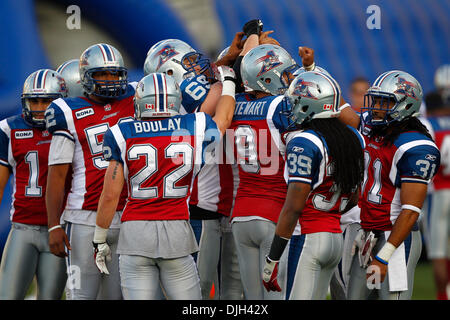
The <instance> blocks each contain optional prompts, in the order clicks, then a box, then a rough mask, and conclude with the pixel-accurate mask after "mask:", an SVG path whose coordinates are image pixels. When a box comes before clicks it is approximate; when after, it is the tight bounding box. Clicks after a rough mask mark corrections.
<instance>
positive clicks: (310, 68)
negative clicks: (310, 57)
mask: <svg viewBox="0 0 450 320" xmlns="http://www.w3.org/2000/svg"><path fill="white" fill-rule="evenodd" d="M303 68H305V70H306V71H312V70H314V69H315V68H316V63H315V62H313V63H312V64H311V65H309V66H307V67H306V66H303Z"/></svg>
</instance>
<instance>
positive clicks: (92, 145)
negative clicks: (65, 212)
mask: <svg viewBox="0 0 450 320" xmlns="http://www.w3.org/2000/svg"><path fill="white" fill-rule="evenodd" d="M133 97H134V88H133V87H132V86H131V85H129V86H128V93H127V94H126V96H125V97H123V98H120V99H117V100H114V101H113V102H111V103H110V104H106V105H101V104H97V103H95V102H93V101H91V100H89V99H87V98H84V97H83V98H82V97H78V98H67V99H57V100H55V101H53V103H52V104H51V105H50V106H49V107H48V108H47V111H46V121H47V127H48V129H49V131H50V133H51V134H53V135H63V136H65V137H67V138H68V139H71V140H73V141H74V143H75V151H74V157H73V161H72V166H73V180H72V187H71V190H70V193H69V195H68V198H67V205H66V209H76V210H94V211H95V210H97V206H98V201H99V198H100V194H101V192H102V189H103V178H104V175H105V171H106V168H107V167H108V162H107V161H105V160H104V159H103V153H102V151H103V150H102V146H103V136H104V134H105V132H106V131H107V130H108V129H109V128H110V127H112V126H113V125H115V124H117V123H120V122H122V121H129V120H132V119H133V118H134V103H133ZM126 197H127V191H126V189H125V188H124V191H123V193H122V196H121V199H120V202H119V205H118V207H117V210H122V209H123V207H124V205H125V201H126Z"/></svg>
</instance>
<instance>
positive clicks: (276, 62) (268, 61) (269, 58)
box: [255, 50, 283, 77]
mask: <svg viewBox="0 0 450 320" xmlns="http://www.w3.org/2000/svg"><path fill="white" fill-rule="evenodd" d="M261 62H262V63H263V65H262V67H261V70H259V72H258V74H257V75H256V76H257V77H259V76H261V75H263V74H264V73H266V72H268V71H270V70H272V69H273V68H276V67H278V66H281V65H282V64H283V62H281V61H280V58H279V56H278V55H276V54H275V52H274V51H273V50H270V51H269V52H267V53H266V55H265V56H263V57H261V58H259V59H258V60H256V62H255V63H256V64H258V63H261Z"/></svg>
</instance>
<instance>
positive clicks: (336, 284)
mask: <svg viewBox="0 0 450 320" xmlns="http://www.w3.org/2000/svg"><path fill="white" fill-rule="evenodd" d="M360 227H361V226H360V225H359V223H352V224H349V225H347V226H346V227H345V229H344V230H343V232H342V237H343V239H344V245H343V250H342V258H341V261H340V262H339V264H338V266H337V267H336V269H335V271H334V273H333V276H332V278H331V282H330V293H331V299H332V300H346V299H347V287H348V278H349V276H350V266H351V263H352V256H351V251H352V246H353V241H354V240H355V237H356V234H357V233H358V229H359V228H360Z"/></svg>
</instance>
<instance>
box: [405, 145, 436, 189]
mask: <svg viewBox="0 0 450 320" xmlns="http://www.w3.org/2000/svg"><path fill="white" fill-rule="evenodd" d="M440 161H441V155H440V152H439V150H438V149H437V148H436V147H435V146H431V145H418V146H415V147H413V148H410V149H409V150H407V151H406V152H405V153H404V154H403V156H402V157H401V159H400V160H399V162H398V164H397V170H398V173H399V175H400V181H401V182H419V183H426V184H428V183H429V182H430V180H431V179H432V178H433V177H434V175H435V174H436V172H437V171H438V169H439V166H440Z"/></svg>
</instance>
